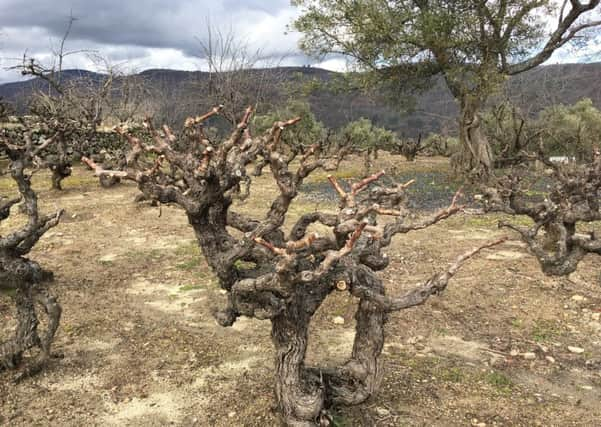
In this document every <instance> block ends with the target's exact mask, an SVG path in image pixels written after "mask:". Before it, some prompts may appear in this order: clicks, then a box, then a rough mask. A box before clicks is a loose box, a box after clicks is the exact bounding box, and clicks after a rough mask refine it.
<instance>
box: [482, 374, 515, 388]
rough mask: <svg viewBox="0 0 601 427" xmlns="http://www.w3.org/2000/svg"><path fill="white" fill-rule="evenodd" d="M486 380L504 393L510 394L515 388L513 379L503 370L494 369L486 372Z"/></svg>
mask: <svg viewBox="0 0 601 427" xmlns="http://www.w3.org/2000/svg"><path fill="white" fill-rule="evenodd" d="M484 380H485V381H486V383H487V384H489V385H490V386H492V387H493V388H494V389H495V390H497V391H498V392H499V393H502V394H509V393H511V390H512V388H513V381H511V379H510V378H509V377H508V376H507V375H505V374H503V373H502V372H497V371H492V372H489V373H487V374H486V376H485V378H484Z"/></svg>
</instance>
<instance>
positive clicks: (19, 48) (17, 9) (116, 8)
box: [0, 0, 578, 83]
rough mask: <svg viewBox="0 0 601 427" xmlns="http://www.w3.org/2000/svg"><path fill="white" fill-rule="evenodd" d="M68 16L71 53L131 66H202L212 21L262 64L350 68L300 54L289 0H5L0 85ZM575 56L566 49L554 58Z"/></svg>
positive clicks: (0, 11) (38, 53)
mask: <svg viewBox="0 0 601 427" xmlns="http://www.w3.org/2000/svg"><path fill="white" fill-rule="evenodd" d="M71 13H72V14H73V16H74V17H76V18H77V20H76V21H75V22H74V24H73V28H72V31H71V33H70V35H69V38H68V40H67V45H66V50H67V51H76V50H80V49H86V50H92V51H97V52H98V53H99V54H101V55H102V56H104V57H106V58H108V59H109V60H110V62H111V63H112V64H113V65H118V66H120V67H122V68H126V69H127V70H129V71H131V70H135V71H142V70H144V69H148V68H173V69H181V70H198V69H205V68H206V61H203V60H202V58H201V56H202V54H201V52H202V51H201V49H200V46H199V41H198V40H199V39H200V40H206V36H207V23H208V22H209V21H210V22H211V25H212V26H213V27H216V26H218V27H220V28H221V30H222V31H224V32H228V31H229V30H230V29H231V30H232V31H233V33H235V34H236V37H237V38H238V39H240V40H244V41H245V42H247V43H248V46H249V49H251V50H252V51H255V50H257V49H260V50H261V52H262V54H263V56H264V58H265V61H264V64H265V65H270V64H274V63H276V62H277V63H278V64H280V65H304V64H309V63H311V64H313V65H314V66H321V67H323V68H328V69H335V70H341V69H343V68H344V65H345V63H344V60H343V59H340V58H332V59H328V60H325V61H322V62H317V61H315V60H313V59H310V58H307V57H306V56H305V55H303V54H302V53H300V52H299V50H298V48H297V42H298V39H299V35H298V34H295V33H291V34H286V26H287V25H288V24H290V22H291V21H292V20H293V19H294V18H295V16H296V15H297V14H298V10H297V9H296V8H294V7H292V6H290V0H210V1H208V0H169V1H167V0H136V1H131V0H130V1H128V0H96V1H91V0H27V1H23V0H0V83H4V82H8V81H13V80H17V79H19V74H18V72H15V71H14V70H7V67H10V66H11V65H14V64H16V63H18V62H19V58H21V57H22V56H23V53H24V52H27V54H28V55H29V56H34V57H36V58H37V59H39V60H41V61H49V60H50V59H51V58H52V55H51V52H52V49H53V47H54V48H55V49H56V48H57V45H58V43H59V41H60V39H61V38H62V35H63V34H64V32H65V29H66V26H67V22H68V20H69V15H70V14H71ZM575 58H576V57H575V56H574V55H573V54H572V53H569V52H563V53H561V54H559V55H556V56H555V57H554V58H553V59H552V62H558V61H570V60H571V61H574V60H575ZM576 59H578V58H576ZM75 67H78V68H87V69H92V70H93V69H98V68H97V65H95V63H94V61H93V60H92V59H91V58H90V55H86V54H78V55H71V56H69V57H68V58H67V59H66V61H65V66H64V68H75Z"/></svg>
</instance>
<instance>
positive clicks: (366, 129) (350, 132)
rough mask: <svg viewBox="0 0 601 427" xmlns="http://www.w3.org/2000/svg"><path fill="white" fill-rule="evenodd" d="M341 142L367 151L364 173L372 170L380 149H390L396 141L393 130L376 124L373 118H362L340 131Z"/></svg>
mask: <svg viewBox="0 0 601 427" xmlns="http://www.w3.org/2000/svg"><path fill="white" fill-rule="evenodd" d="M339 138H340V140H341V141H342V142H341V144H344V145H346V146H349V147H352V148H353V150H354V151H363V152H364V153H365V163H364V166H365V169H364V174H365V175H366V176H367V175H369V173H370V172H371V167H372V157H374V158H375V157H377V153H378V150H390V149H391V148H392V147H393V144H394V142H395V139H396V138H395V135H394V133H393V132H391V131H389V130H386V129H384V128H381V127H378V126H374V124H373V123H372V122H371V120H369V119H366V118H363V117H362V118H360V119H358V120H354V121H352V122H350V123H348V124H347V125H346V126H345V127H343V128H342V129H341V130H340V132H339Z"/></svg>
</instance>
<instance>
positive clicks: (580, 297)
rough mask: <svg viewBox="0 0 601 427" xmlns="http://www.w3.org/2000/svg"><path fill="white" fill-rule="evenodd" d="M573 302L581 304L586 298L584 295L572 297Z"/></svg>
mask: <svg viewBox="0 0 601 427" xmlns="http://www.w3.org/2000/svg"><path fill="white" fill-rule="evenodd" d="M572 300H573V301H578V302H580V301H584V297H583V296H582V295H574V296H572Z"/></svg>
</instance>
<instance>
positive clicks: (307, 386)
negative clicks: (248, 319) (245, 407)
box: [271, 306, 325, 427]
mask: <svg viewBox="0 0 601 427" xmlns="http://www.w3.org/2000/svg"><path fill="white" fill-rule="evenodd" d="M310 316H311V315H310V314H307V313H306V312H304V310H303V309H302V307H299V306H297V307H291V309H290V311H287V312H286V313H284V314H282V315H281V316H278V317H276V318H274V319H273V320H272V329H271V337H272V340H273V344H274V346H275V351H276V360H275V380H276V385H275V394H276V400H277V404H278V409H279V412H280V414H281V417H282V421H283V422H284V423H285V424H286V425H287V426H290V427H311V426H315V425H316V424H317V423H318V421H319V417H320V416H321V415H322V410H323V408H324V404H325V393H324V389H323V387H322V384H321V382H320V381H319V377H313V376H312V375H310V374H309V372H308V371H307V370H306V369H305V354H306V352H307V340H308V329H309V321H310V319H311V317H310Z"/></svg>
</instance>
